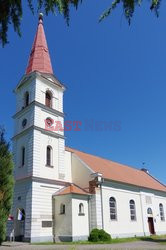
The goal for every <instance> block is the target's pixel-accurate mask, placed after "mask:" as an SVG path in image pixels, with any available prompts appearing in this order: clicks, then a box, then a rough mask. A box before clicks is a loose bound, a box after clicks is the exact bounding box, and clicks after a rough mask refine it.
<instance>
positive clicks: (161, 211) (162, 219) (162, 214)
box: [159, 203, 165, 221]
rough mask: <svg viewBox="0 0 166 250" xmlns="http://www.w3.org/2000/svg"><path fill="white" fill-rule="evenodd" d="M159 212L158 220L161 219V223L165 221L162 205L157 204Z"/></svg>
mask: <svg viewBox="0 0 166 250" xmlns="http://www.w3.org/2000/svg"><path fill="white" fill-rule="evenodd" d="M159 210H160V219H161V221H165V215H164V207H163V204H162V203H160V204H159Z"/></svg>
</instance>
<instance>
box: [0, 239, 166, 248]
mask: <svg viewBox="0 0 166 250" xmlns="http://www.w3.org/2000/svg"><path fill="white" fill-rule="evenodd" d="M7 249H8V250H31V249H32V250H33V249H36V250H38V249H39V250H40V249H41V250H51V249H55V250H56V249H58V250H85V249H87V250H91V249H95V250H103V249H105V250H107V249H111V250H131V249H134V250H141V249H144V250H150V249H155V250H160V249H161V250H163V249H165V250H166V245H161V244H159V243H156V242H147V241H136V242H129V243H118V244H111V245H108V244H103V245H30V244H28V243H19V242H18V243H17V242H15V243H12V244H11V243H8V242H5V243H4V244H3V246H1V247H0V250H7Z"/></svg>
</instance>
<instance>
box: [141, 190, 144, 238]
mask: <svg viewBox="0 0 166 250" xmlns="http://www.w3.org/2000/svg"><path fill="white" fill-rule="evenodd" d="M140 202H141V217H142V226H143V233H144V236H145V225H144V215H143V204H142V195H141V193H140Z"/></svg>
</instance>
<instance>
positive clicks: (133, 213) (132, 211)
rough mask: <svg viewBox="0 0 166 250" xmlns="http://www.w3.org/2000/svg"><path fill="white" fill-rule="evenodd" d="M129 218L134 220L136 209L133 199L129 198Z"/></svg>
mask: <svg viewBox="0 0 166 250" xmlns="http://www.w3.org/2000/svg"><path fill="white" fill-rule="evenodd" d="M129 203H130V219H131V220H136V209H135V201H134V200H130V202H129Z"/></svg>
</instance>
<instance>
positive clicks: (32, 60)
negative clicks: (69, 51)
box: [26, 14, 53, 74]
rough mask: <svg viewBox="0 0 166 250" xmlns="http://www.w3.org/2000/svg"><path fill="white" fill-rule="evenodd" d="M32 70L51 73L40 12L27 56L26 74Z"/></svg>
mask: <svg viewBox="0 0 166 250" xmlns="http://www.w3.org/2000/svg"><path fill="white" fill-rule="evenodd" d="M33 71H39V72H42V73H49V74H53V70H52V65H51V60H50V55H49V51H48V46H47V41H46V37H45V33H44V28H43V15H42V14H40V15H39V23H38V28H37V32H36V36H35V40H34V43H33V46H32V50H31V54H30V57H29V62H28V66H27V69H26V74H29V73H31V72H33Z"/></svg>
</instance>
